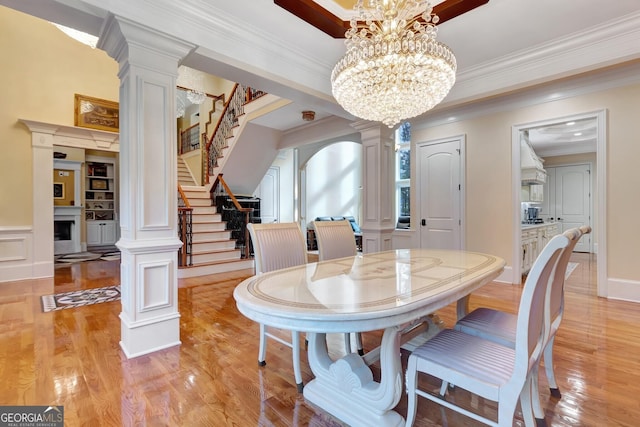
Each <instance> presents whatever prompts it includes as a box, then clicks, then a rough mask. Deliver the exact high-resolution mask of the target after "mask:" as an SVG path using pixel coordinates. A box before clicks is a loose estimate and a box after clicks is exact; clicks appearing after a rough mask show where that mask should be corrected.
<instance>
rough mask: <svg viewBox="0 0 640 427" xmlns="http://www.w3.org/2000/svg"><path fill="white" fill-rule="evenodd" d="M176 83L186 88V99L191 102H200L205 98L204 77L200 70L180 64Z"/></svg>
mask: <svg viewBox="0 0 640 427" xmlns="http://www.w3.org/2000/svg"><path fill="white" fill-rule="evenodd" d="M176 84H177V85H178V86H180V87H184V88H185V89H186V90H187V99H188V100H189V101H191V103H193V104H198V105H199V104H202V103H203V102H204V100H205V99H206V98H207V94H206V93H205V91H204V78H203V75H202V73H201V72H200V71H197V70H194V69H193V68H189V67H185V66H184V65H181V66H180V67H178V78H177V80H176Z"/></svg>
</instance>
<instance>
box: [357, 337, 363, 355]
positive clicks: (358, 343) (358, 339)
mask: <svg viewBox="0 0 640 427" xmlns="http://www.w3.org/2000/svg"><path fill="white" fill-rule="evenodd" d="M356 347H358V354H359V355H360V356H363V355H364V347H363V346H362V334H361V333H360V332H356Z"/></svg>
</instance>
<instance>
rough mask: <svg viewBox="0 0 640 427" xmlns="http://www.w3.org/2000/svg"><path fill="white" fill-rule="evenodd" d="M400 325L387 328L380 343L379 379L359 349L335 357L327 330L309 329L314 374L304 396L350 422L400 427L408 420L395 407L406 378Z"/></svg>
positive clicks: (310, 401) (354, 424) (310, 357)
mask: <svg viewBox="0 0 640 427" xmlns="http://www.w3.org/2000/svg"><path fill="white" fill-rule="evenodd" d="M401 330H402V328H401V327H398V326H394V327H390V328H387V329H386V330H385V332H384V334H383V336H382V344H381V346H380V370H381V373H380V377H381V378H380V381H375V380H374V378H373V373H372V371H371V368H370V367H369V366H367V364H366V363H365V361H364V358H363V357H362V356H360V355H358V354H357V353H351V354H348V355H346V356H344V357H342V358H341V359H338V360H336V361H333V360H332V359H331V358H330V357H329V355H328V352H327V344H326V338H325V334H322V333H309V334H308V339H309V350H308V355H309V365H310V366H311V370H312V371H313V373H314V375H315V378H314V379H313V380H312V381H310V382H309V383H308V384H306V385H305V386H304V391H303V394H304V397H305V399H306V400H307V401H308V402H309V403H312V404H314V405H316V406H318V407H320V408H322V409H324V410H325V411H327V412H329V413H330V414H332V415H333V416H335V417H336V418H338V419H339V420H341V421H343V422H346V423H347V424H349V425H350V426H354V427H356V426H371V427H382V426H384V427H397V426H404V424H405V420H404V417H402V416H401V415H400V414H399V413H397V412H395V411H394V410H393V408H394V407H395V406H396V405H397V404H398V402H399V401H400V397H401V394H402V390H403V386H402V385H403V379H402V370H401V361H400V332H401Z"/></svg>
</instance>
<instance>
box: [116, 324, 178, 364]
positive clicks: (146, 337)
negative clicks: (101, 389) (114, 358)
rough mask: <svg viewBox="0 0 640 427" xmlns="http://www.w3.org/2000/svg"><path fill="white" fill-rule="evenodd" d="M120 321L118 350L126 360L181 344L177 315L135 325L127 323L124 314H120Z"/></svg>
mask: <svg viewBox="0 0 640 427" xmlns="http://www.w3.org/2000/svg"><path fill="white" fill-rule="evenodd" d="M120 321H121V323H120V337H121V341H120V348H121V349H122V351H123V352H124V354H125V355H126V356H127V359H132V358H134V357H138V356H142V355H145V354H148V353H153V352H155V351H159V350H164V349H165V348H169V347H173V346H176V345H180V344H182V342H181V341H180V314H179V313H175V314H173V315H171V316H167V317H166V318H165V319H157V318H155V319H153V322H137V323H131V322H129V321H128V319H126V316H125V315H124V313H120Z"/></svg>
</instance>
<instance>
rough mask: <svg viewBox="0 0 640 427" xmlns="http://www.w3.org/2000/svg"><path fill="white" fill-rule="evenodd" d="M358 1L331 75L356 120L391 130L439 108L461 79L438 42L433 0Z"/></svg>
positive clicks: (338, 96) (453, 61) (334, 87)
mask: <svg viewBox="0 0 640 427" xmlns="http://www.w3.org/2000/svg"><path fill="white" fill-rule="evenodd" d="M364 3H365V1H363V0H358V1H357V3H356V5H355V6H354V10H355V11H356V13H357V16H356V17H354V18H352V19H351V28H350V29H349V30H347V32H346V34H345V37H346V40H345V44H346V46H347V52H346V53H345V55H344V56H343V57H342V59H340V61H338V63H337V64H336V66H335V67H334V69H333V72H332V73H331V86H332V90H333V96H334V97H335V98H336V100H337V101H338V103H339V104H340V105H341V106H342V107H343V108H344V109H345V110H346V111H348V112H349V113H351V114H353V115H354V116H356V117H359V118H362V119H366V120H372V121H379V122H382V123H384V124H385V125H387V126H389V127H393V126H394V125H395V124H397V123H399V122H400V121H402V120H405V119H409V118H411V117H415V116H418V115H420V114H422V113H424V112H426V111H428V110H430V109H432V108H433V107H435V106H436V105H438V104H439V103H440V102H441V101H442V100H443V99H444V97H445V96H447V94H448V93H449V91H450V90H451V87H452V86H453V84H454V83H455V79H456V59H455V56H454V55H453V53H452V52H451V50H450V49H449V48H448V47H447V46H445V45H444V44H442V43H440V42H438V41H436V36H437V33H438V30H437V28H436V24H437V23H438V20H439V19H438V17H437V16H436V15H435V14H434V13H433V8H432V6H431V3H430V1H429V0H366V4H367V7H365V6H364Z"/></svg>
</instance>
